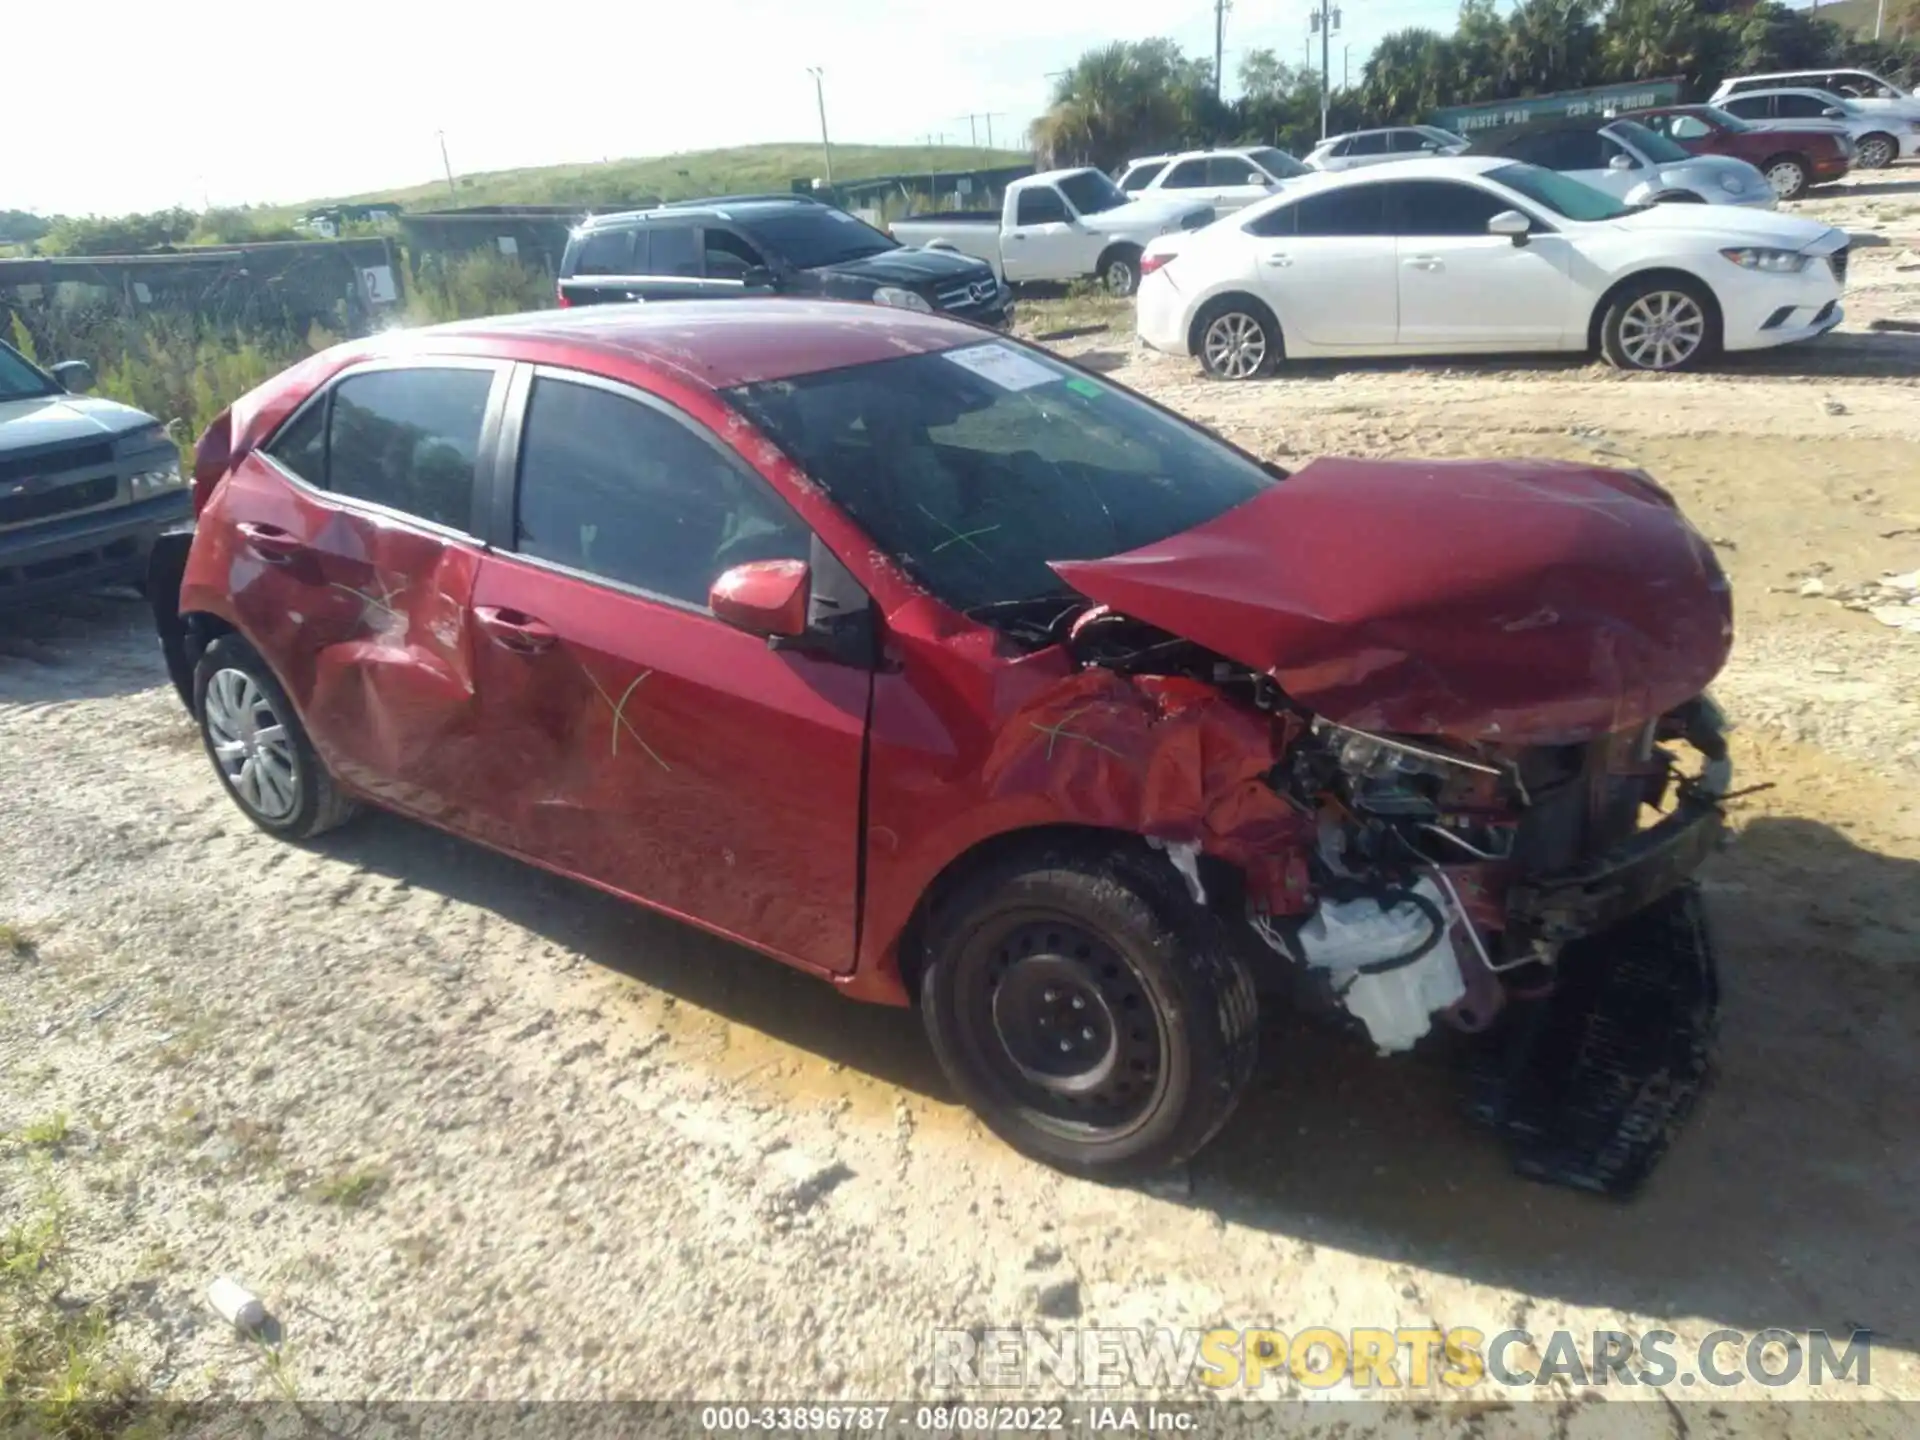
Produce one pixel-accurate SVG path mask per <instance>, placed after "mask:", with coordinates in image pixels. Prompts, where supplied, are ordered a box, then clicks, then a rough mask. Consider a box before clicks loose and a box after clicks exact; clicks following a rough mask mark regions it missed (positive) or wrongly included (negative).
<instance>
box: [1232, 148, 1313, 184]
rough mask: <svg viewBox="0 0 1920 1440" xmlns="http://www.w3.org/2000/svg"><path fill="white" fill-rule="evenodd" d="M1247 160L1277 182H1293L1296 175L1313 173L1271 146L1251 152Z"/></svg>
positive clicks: (1248, 153) (1282, 151)
mask: <svg viewBox="0 0 1920 1440" xmlns="http://www.w3.org/2000/svg"><path fill="white" fill-rule="evenodd" d="M1247 158H1248V159H1249V160H1251V161H1253V163H1254V164H1256V165H1258V166H1259V167H1260V168H1261V169H1262V170H1264V171H1266V172H1267V173H1268V174H1269V175H1271V176H1273V178H1274V179H1276V180H1291V179H1292V178H1293V177H1294V176H1296V175H1311V174H1312V173H1313V172H1312V171H1311V170H1309V169H1308V168H1307V167H1306V166H1304V165H1302V164H1301V163H1300V162H1299V161H1298V160H1296V159H1294V158H1293V156H1291V155H1289V154H1287V152H1286V151H1284V150H1276V149H1274V148H1273V147H1272V146H1271V145H1263V146H1262V147H1261V148H1260V149H1258V150H1249V151H1248V152H1247Z"/></svg>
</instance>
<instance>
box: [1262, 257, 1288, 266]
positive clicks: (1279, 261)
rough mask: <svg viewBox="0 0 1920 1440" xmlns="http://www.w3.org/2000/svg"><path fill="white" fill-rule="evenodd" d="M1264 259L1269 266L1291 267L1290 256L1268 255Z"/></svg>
mask: <svg viewBox="0 0 1920 1440" xmlns="http://www.w3.org/2000/svg"><path fill="white" fill-rule="evenodd" d="M1265 259H1266V263H1267V264H1269V265H1291V264H1292V263H1293V257H1292V256H1291V255H1268V256H1266V257H1265Z"/></svg>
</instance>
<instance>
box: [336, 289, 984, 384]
mask: <svg viewBox="0 0 1920 1440" xmlns="http://www.w3.org/2000/svg"><path fill="white" fill-rule="evenodd" d="M993 338H994V337H993V336H992V335H990V334H988V333H986V332H983V331H981V330H979V329H978V328H976V327H974V326H972V325H968V324H965V323H963V322H961V321H958V320H949V319H946V318H944V317H942V316H938V315H926V314H921V313H919V312H917V311H913V310H896V309H892V308H890V307H888V306H885V305H869V304H865V303H861V302H856V301H840V300H800V299H788V298H783V297H768V298H764V299H762V298H752V299H738V300H676V301H675V302H674V303H673V304H671V305H586V306H579V307H576V308H573V309H568V310H536V311H531V312H528V313H525V314H519V315H495V316H490V317H488V318H486V319H481V320H458V321H455V322H453V323H452V324H448V325H430V326H426V327H423V328H421V329H417V330H393V331H388V332H386V333H385V334H384V335H381V336H378V337H375V338H374V339H373V340H370V341H367V342H364V345H363V347H362V351H363V354H364V356H365V357H366V358H369V359H371V358H377V357H389V356H391V357H395V358H404V357H408V356H426V355H435V354H464V355H479V356H495V357H500V358H507V357H509V356H512V357H518V358H523V359H529V360H531V361H533V362H534V363H542V361H543V359H545V360H546V361H549V362H550V363H554V364H570V363H572V364H577V363H579V362H580V361H581V360H582V359H586V360H589V361H590V360H591V359H594V358H599V359H604V360H607V361H610V362H613V368H614V369H618V368H619V367H620V366H622V365H632V364H639V365H641V366H644V367H647V368H649V369H653V370H661V371H670V372H672V373H673V374H674V375H675V376H677V377H678V378H680V379H682V380H687V381H692V382H693V383H695V384H697V385H700V386H704V387H706V388H709V389H714V390H725V389H728V388H729V387H731V386H735V385H750V384H754V383H757V382H759V381H762V380H785V379H789V378H791V377H793V376H795V375H810V374H813V373H815V372H818V371H821V370H837V369H839V368H841V367H843V366H847V365H864V364H867V363H868V362H870V361H874V360H889V359H895V358H898V357H900V356H902V355H924V354H930V353H933V352H935V351H940V350H951V349H954V348H955V347H957V346H962V345H966V344H969V343H972V344H981V343H987V342H990V341H992V340H993ZM583 368H593V367H592V366H591V365H590V364H589V365H587V366H586V367H583Z"/></svg>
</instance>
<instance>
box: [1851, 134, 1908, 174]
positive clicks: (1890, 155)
mask: <svg viewBox="0 0 1920 1440" xmlns="http://www.w3.org/2000/svg"><path fill="white" fill-rule="evenodd" d="M1899 153H1900V147H1899V146H1898V145H1897V144H1895V143H1894V139H1893V137H1892V136H1891V135H1869V136H1867V137H1866V138H1865V139H1863V140H1862V141H1861V142H1860V143H1859V145H1858V146H1856V147H1855V148H1854V152H1853V158H1854V162H1855V163H1856V164H1857V165H1859V167H1860V168H1861V169H1862V170H1884V169H1886V168H1887V166H1889V165H1891V164H1893V162H1894V158H1895V157H1896V156H1897V155H1898V154H1899Z"/></svg>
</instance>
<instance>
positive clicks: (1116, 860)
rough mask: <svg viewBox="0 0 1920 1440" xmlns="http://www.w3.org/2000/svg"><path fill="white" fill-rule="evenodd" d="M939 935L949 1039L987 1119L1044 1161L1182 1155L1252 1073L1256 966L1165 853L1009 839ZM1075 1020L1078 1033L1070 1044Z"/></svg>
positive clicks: (1107, 1170) (961, 1086) (932, 981)
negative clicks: (1010, 844) (1014, 844)
mask: <svg viewBox="0 0 1920 1440" xmlns="http://www.w3.org/2000/svg"><path fill="white" fill-rule="evenodd" d="M1162 872H1164V874H1163V873H1162ZM923 935H924V952H923V953H924V959H925V965H924V968H923V970H922V973H921V977H920V1012H921V1016H922V1018H923V1019H924V1021H925V1023H926V1027H927V1034H928V1036H929V1037H930V1038H931V1040H932V1043H933V1050H934V1054H935V1055H936V1056H937V1057H938V1058H939V1060H940V1064H941V1067H942V1068H943V1069H944V1070H945V1071H946V1074H947V1078H948V1079H949V1080H950V1081H951V1082H952V1083H953V1087H954V1089H955V1090H957V1091H958V1092H959V1094H960V1096H961V1098H962V1099H964V1100H965V1101H966V1102H967V1104H968V1105H969V1106H971V1107H972V1109H973V1110H974V1112H975V1113H976V1114H978V1115H979V1116H980V1118H981V1119H982V1120H983V1121H985V1122H986V1124H987V1126H988V1127H989V1128H990V1129H991V1130H993V1132H994V1133H995V1134H997V1135H999V1136H1000V1137H1001V1138H1002V1139H1003V1140H1005V1141H1006V1142H1007V1143H1008V1144H1009V1145H1011V1146H1013V1147H1014V1148H1015V1149H1016V1150H1019V1151H1021V1152H1022V1153H1023V1154H1026V1155H1030V1156H1032V1157H1033V1158H1034V1159H1036V1160H1041V1161H1044V1162H1045V1163H1047V1164H1049V1165H1053V1166H1056V1167H1058V1168H1060V1169H1062V1170H1067V1171H1071V1172H1073V1173H1075V1174H1080V1175H1086V1176H1089V1177H1094V1178H1101V1179H1122V1178H1126V1177H1129V1176H1135V1175H1143V1174H1149V1173H1152V1172H1154V1171H1157V1170H1163V1169H1165V1168H1167V1167H1168V1166H1171V1165H1177V1164H1179V1163H1180V1162H1182V1161H1184V1160H1186V1159H1188V1158H1189V1157H1191V1156H1192V1155H1193V1154H1194V1153H1195V1152H1197V1151H1198V1150H1199V1149H1200V1148H1201V1147H1202V1146H1204V1145H1205V1144H1206V1143H1207V1142H1208V1141H1209V1140H1211V1139H1212V1138H1213V1137H1214V1135H1215V1134H1217V1133H1218V1132H1219V1130H1220V1127H1221V1126H1222V1125H1224V1124H1225V1123H1226V1122H1227V1118H1228V1117H1229V1116H1230V1115H1231V1114H1232V1113H1233V1108H1234V1106H1235V1104H1236V1103H1237V1102H1238V1101H1239V1098H1240V1094H1241V1092H1242V1090H1244V1089H1245V1088H1246V1084H1247V1081H1248V1079H1249V1078H1250V1077H1251V1076H1252V1074H1253V1065H1254V1050H1255V1044H1256V1028H1257V1022H1258V1002H1257V1000H1256V997H1255V994H1254V987H1253V979H1252V975H1251V972H1250V971H1249V970H1248V968H1247V966H1246V964H1245V962H1244V961H1243V960H1241V959H1240V958H1239V956H1238V954H1237V953H1236V951H1235V950H1234V948H1233V946H1232V944H1231V942H1230V940H1229V938H1228V937H1227V935H1226V934H1225V932H1224V930H1223V929H1222V927H1221V924H1220V922H1219V921H1218V920H1217V918H1216V917H1215V916H1214V915H1213V914H1212V912H1211V911H1209V910H1206V909H1205V908H1203V907H1202V906H1200V905H1198V904H1196V903H1194V901H1193V900H1192V899H1191V898H1190V897H1189V896H1188V894H1187V892H1186V890H1185V889H1184V888H1183V887H1181V886H1180V885H1179V881H1178V876H1177V875H1176V874H1175V872H1174V870H1173V867H1172V865H1171V864H1170V863H1169V862H1168V860H1167V859H1166V857H1165V856H1163V855H1155V854H1153V853H1152V852H1150V851H1148V850H1146V849H1145V848H1144V847H1140V848H1139V849H1137V850H1136V849H1134V848H1131V847H1126V848H1100V847H1094V846H1085V845H1083V846H1073V845H1056V846H1051V847H1047V848H1040V849H1031V850H1026V851H1022V852H1010V853H1008V854H1007V855H1004V856H1002V857H999V858H998V859H996V860H994V861H990V862H989V863H987V864H985V865H983V866H982V867H981V868H980V869H978V870H976V871H974V872H973V873H972V874H971V875H969V876H967V877H966V878H965V879H963V880H962V881H960V882H959V883H958V884H957V885H956V886H954V888H953V889H952V890H951V891H950V892H949V893H948V894H946V895H945V896H943V897H942V898H941V899H940V900H939V901H938V902H937V903H936V905H935V906H934V907H933V909H932V911H931V913H930V914H929V915H928V917H927V922H926V926H925V929H924V931H923ZM1061 1036H1071V1039H1060V1040H1059V1042H1058V1043H1059V1045H1060V1048H1061V1049H1062V1050H1065V1049H1067V1048H1068V1046H1069V1044H1072V1045H1077V1046H1079V1049H1078V1050H1077V1051H1075V1052H1074V1053H1073V1054H1072V1055H1070V1056H1066V1057H1062V1056H1059V1055H1056V1054H1054V1051H1053V1046H1054V1044H1055V1041H1056V1038H1057V1037H1061ZM1075 1066H1080V1067H1081V1068H1080V1069H1078V1070H1076V1069H1074V1068H1073V1067H1075Z"/></svg>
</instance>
